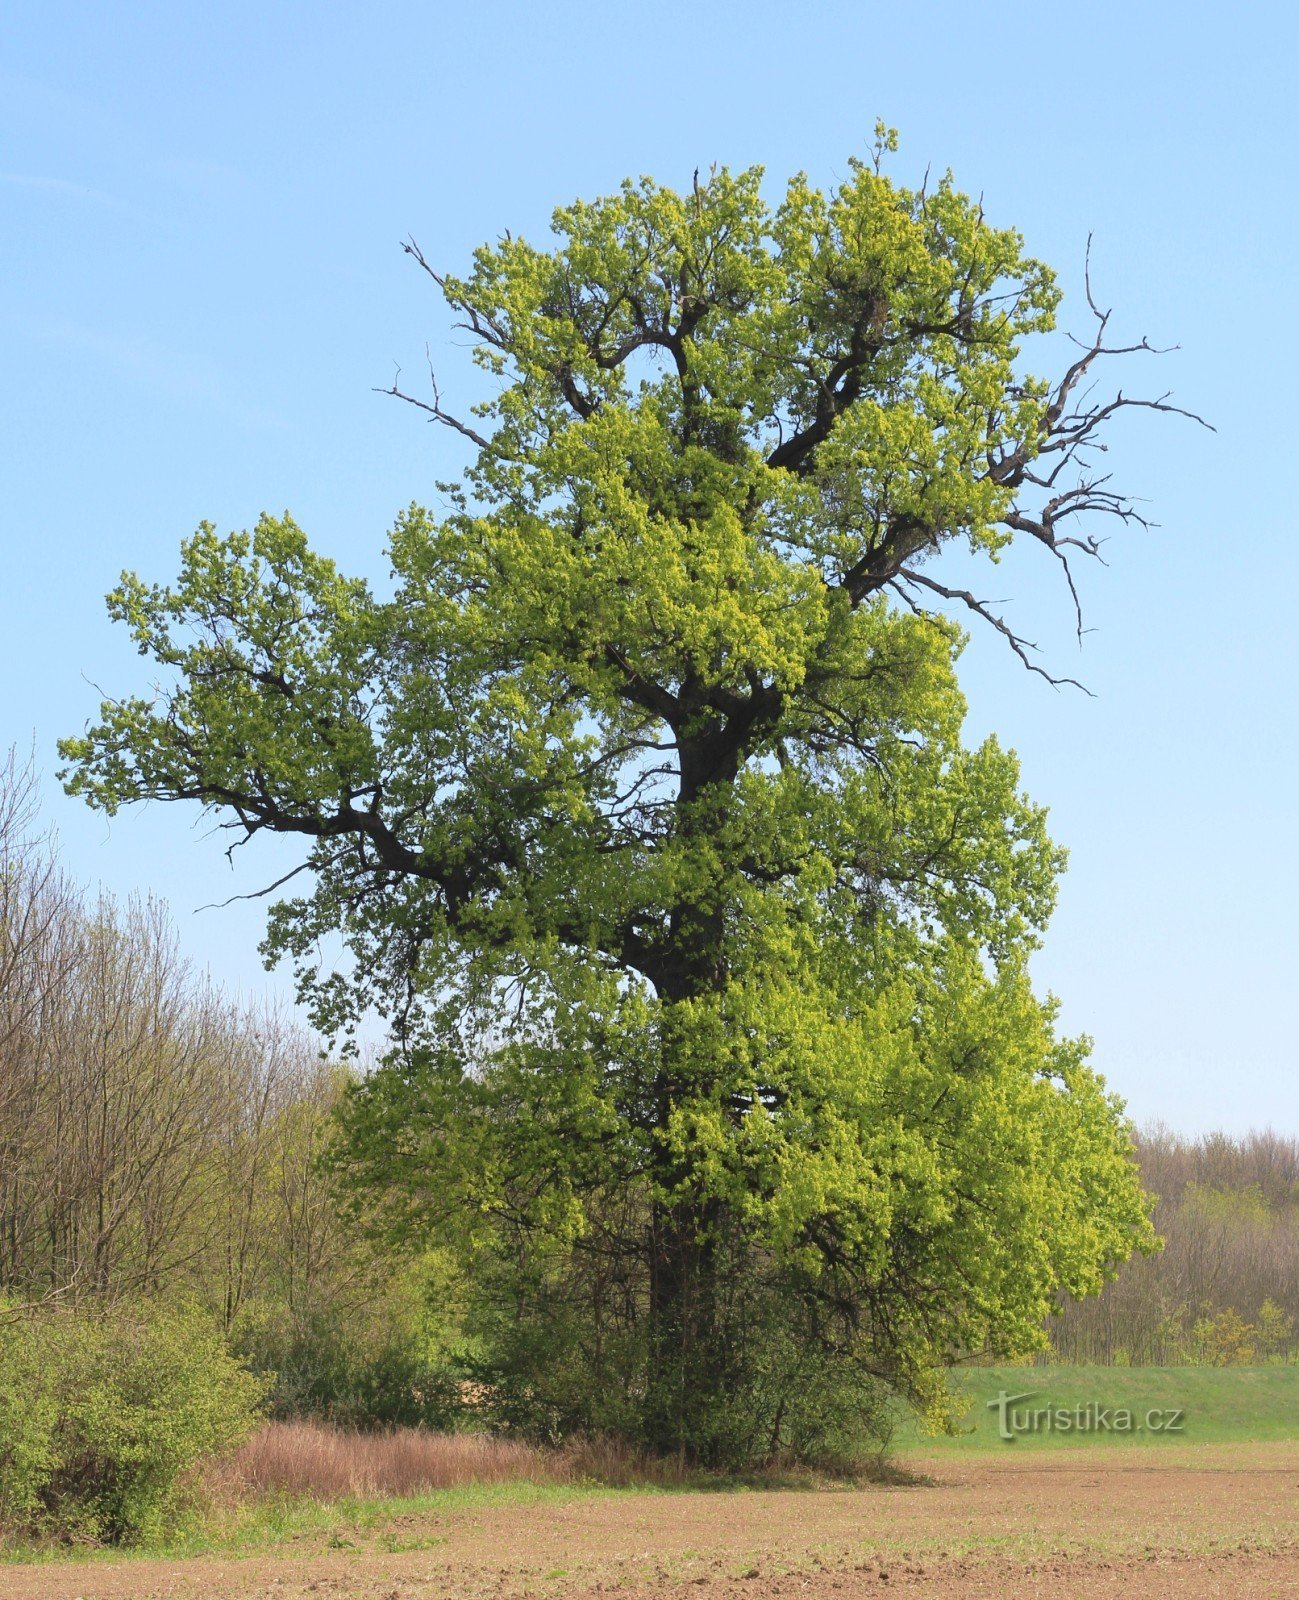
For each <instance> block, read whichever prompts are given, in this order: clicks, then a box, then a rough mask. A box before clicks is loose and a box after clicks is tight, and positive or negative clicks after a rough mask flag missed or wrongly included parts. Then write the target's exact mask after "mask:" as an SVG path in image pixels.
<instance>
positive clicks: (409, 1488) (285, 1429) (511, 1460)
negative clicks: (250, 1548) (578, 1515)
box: [217, 1422, 573, 1500]
mask: <svg viewBox="0 0 1299 1600" xmlns="http://www.w3.org/2000/svg"><path fill="white" fill-rule="evenodd" d="M572 1476H573V1474H572V1469H571V1465H570V1464H569V1462H568V1461H567V1460H566V1459H565V1458H564V1457H562V1456H560V1455H559V1454H558V1453H552V1452H548V1451H543V1450H539V1449H536V1448H535V1447H534V1446H532V1445H527V1444H521V1443H519V1442H517V1441H515V1440H510V1439H492V1438H487V1437H486V1436H484V1435H482V1434H472V1433H429V1432H427V1431H426V1430H424V1429H423V1428H393V1429H392V1430H390V1431H388V1432H383V1433H354V1432H352V1431H350V1430H348V1429H344V1428H337V1427H334V1426H333V1425H332V1424H329V1423H323V1422H270V1423H267V1424H266V1426H265V1427H263V1428H262V1429H260V1430H259V1432H257V1433H256V1434H254V1435H253V1437H252V1438H251V1439H249V1440H248V1442H247V1443H246V1444H245V1445H244V1446H243V1448H242V1449H241V1450H240V1451H239V1453H238V1454H237V1455H236V1456H235V1457H234V1458H233V1459H232V1460H231V1461H230V1462H228V1463H227V1464H226V1466H225V1467H224V1468H223V1469H222V1471H221V1474H220V1480H219V1483H218V1485H217V1487H219V1488H220V1489H221V1490H222V1491H224V1492H225V1493H226V1494H229V1495H231V1496H233V1497H235V1498H238V1499H245V1498H253V1497H256V1496H258V1495H263V1494H286V1495H293V1496H298V1495H301V1496H309V1497H311V1498H312V1499H316V1500H343V1499H372V1498H379V1497H386V1496H399V1497H400V1496H410V1495H418V1494H426V1493H428V1492H429V1491H431V1490H434V1489H455V1488H459V1487H461V1486H462V1485H464V1484H469V1483H502V1482H506V1481H509V1482H514V1483H518V1482H526V1483H565V1482H569V1481H571V1478H572Z"/></svg>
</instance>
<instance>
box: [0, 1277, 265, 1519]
mask: <svg viewBox="0 0 1299 1600" xmlns="http://www.w3.org/2000/svg"><path fill="white" fill-rule="evenodd" d="M263 1392H264V1385H263V1384H262V1383H261V1382H260V1381H259V1380H258V1379H257V1378H255V1377H254V1376H253V1375H252V1374H251V1373H250V1372H248V1371H247V1369H246V1368H244V1367H243V1366H241V1365H240V1364H239V1363H238V1362H237V1361H235V1360H234V1359H233V1357H231V1356H230V1354H229V1353H228V1352H227V1350H226V1349H225V1346H224V1345H223V1343H222V1341H221V1339H220V1337H219V1335H218V1334H217V1332H216V1330H215V1329H214V1328H213V1327H212V1326H211V1324H210V1323H209V1322H208V1321H207V1320H206V1319H204V1318H202V1317H200V1316H198V1315H196V1314H195V1313H193V1312H190V1311H185V1310H176V1309H171V1308H166V1307H162V1306H158V1305H148V1306H138V1307H134V1308H130V1309H122V1308H117V1309H113V1310H108V1311H88V1310H78V1311H75V1312H73V1311H55V1312H44V1313H40V1314H30V1313H29V1314H19V1313H17V1312H10V1313H9V1314H8V1316H7V1317H4V1316H0V1522H3V1523H4V1524H6V1525H7V1526H8V1527H9V1528H11V1529H14V1530H21V1531H23V1532H26V1533H29V1534H35V1535H38V1536H40V1535H50V1534H52V1535H54V1536H56V1537H59V1538H64V1539H68V1540H90V1541H98V1542H103V1543H110V1544H127V1543H137V1542H139V1541H141V1540H144V1539H149V1538H156V1537H157V1536H158V1535H160V1534H161V1533H163V1532H165V1531H166V1529H167V1528H168V1526H169V1525H171V1524H172V1523H173V1522H174V1520H175V1517H176V1514H177V1513H178V1512H179V1510H180V1509H181V1508H182V1506H183V1503H184V1497H185V1492H186V1489H187V1486H188V1483H189V1481H190V1479H191V1477H192V1475H193V1471H194V1469H195V1468H196V1467H197V1466H199V1464H200V1463H202V1462H203V1461H204V1460H206V1459H208V1458H210V1457H212V1456H215V1455H218V1454H220V1453H221V1452H223V1451H226V1450H230V1449H233V1448H235V1447H236V1446H238V1445H239V1444H240V1443H242V1441H243V1440H244V1439H245V1438H246V1437H247V1436H248V1434H249V1433H250V1432H251V1431H252V1429H253V1428H254V1427H255V1426H256V1423H257V1421H258V1420H259V1417H260V1412H261V1404H262V1397H263Z"/></svg>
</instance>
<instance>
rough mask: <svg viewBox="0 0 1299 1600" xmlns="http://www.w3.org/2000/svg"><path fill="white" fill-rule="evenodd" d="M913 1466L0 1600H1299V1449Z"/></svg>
mask: <svg viewBox="0 0 1299 1600" xmlns="http://www.w3.org/2000/svg"><path fill="white" fill-rule="evenodd" d="M917 1465H923V1467H924V1470H925V1471H927V1473H928V1474H929V1475H930V1479H931V1481H929V1482H927V1483H917V1484H914V1485H912V1484H909V1485H906V1486H888V1487H886V1486H880V1487H873V1488H868V1489H855V1490H840V1491H835V1490H821V1491H815V1490H783V1491H765V1490H764V1491H742V1492H735V1493H693V1492H692V1493H644V1494H642V1493H617V1494H593V1495H589V1496H580V1497H577V1498H574V1499H571V1500H560V1501H556V1502H546V1503H541V1504H533V1505H507V1504H499V1505H498V1504H491V1505H478V1506H472V1507H461V1508H458V1509H456V1510H453V1511H447V1512H439V1513H428V1512H424V1511H421V1512H419V1513H418V1514H415V1513H409V1512H408V1513H401V1512H400V1511H396V1510H394V1514H393V1516H392V1517H391V1518H390V1519H389V1520H388V1521H386V1522H385V1523H384V1524H383V1526H382V1528H381V1529H379V1530H378V1531H375V1530H371V1531H370V1532H366V1533H360V1532H357V1531H355V1530H347V1529H346V1528H344V1527H343V1525H342V1524H341V1523H340V1526H339V1528H338V1530H336V1531H335V1533H334V1535H333V1539H334V1542H335V1543H337V1542H338V1541H339V1540H340V1539H348V1540H350V1541H351V1542H352V1547H351V1548H328V1547H326V1544H327V1541H326V1536H324V1535H311V1536H310V1539H309V1541H308V1545H307V1548H299V1549H293V1550H281V1551H280V1552H279V1553H277V1554H274V1555H270V1554H257V1555H249V1556H201V1557H194V1558H192V1559H188V1560H182V1561H168V1562H164V1561H157V1560H152V1559H147V1558H142V1559H119V1560H114V1561H83V1560H78V1561H69V1562H63V1563H52V1564H44V1565H32V1566H7V1567H0V1600H127V1597H130V1600H161V1597H163V1596H168V1597H176V1600H189V1597H201V1600H251V1597H253V1596H258V1597H263V1596H264V1597H273V1600H307V1597H308V1596H316V1597H319V1600H352V1597H365V1600H488V1597H491V1600H523V1597H525V1596H527V1597H543V1596H544V1597H548V1600H549V1597H555V1600H558V1597H563V1600H577V1597H583V1600H587V1597H594V1596H597V1595H598V1596H609V1595H614V1594H616V1595H617V1596H619V1600H649V1597H651V1596H653V1597H655V1600H658V1597H661V1596H662V1597H672V1600H684V1597H686V1596H690V1597H694V1596H702V1597H704V1600H767V1597H768V1596H777V1595H779V1596H786V1595H789V1596H793V1595H800V1596H804V1597H806V1600H823V1597H824V1600H830V1597H834V1600H851V1597H853V1596H862V1595H870V1596H880V1595H884V1594H890V1593H902V1594H908V1595H914V1596H928V1597H932V1600H956V1597H965V1596H970V1597H974V1596H980V1597H991V1596H1002V1595H1007V1596H1009V1595H1015V1596H1019V1595H1026V1596H1035V1597H1041V1600H1066V1597H1068V1600H1075V1597H1082V1596H1088V1597H1090V1596H1100V1597H1107V1596H1115V1597H1118V1596H1122V1597H1123V1600H1150V1597H1154V1596H1159V1597H1161V1600H1162V1597H1164V1596H1168V1597H1172V1596H1177V1597H1178V1600H1208V1597H1210V1596H1214V1597H1217V1596H1223V1597H1227V1596H1230V1597H1233V1600H1235V1597H1242V1600H1253V1597H1260V1600H1261V1597H1264V1596H1266V1597H1273V1596H1276V1597H1280V1596H1287V1597H1299V1444H1271V1445H1250V1446H1202V1447H1194V1446H1185V1447H1179V1448H1178V1451H1177V1454H1176V1456H1175V1457H1174V1456H1171V1455H1170V1454H1169V1453H1168V1451H1167V1449H1165V1450H1141V1449H1128V1450H1125V1451H1124V1452H1123V1453H1122V1455H1119V1456H1116V1453H1115V1452H1113V1451H1110V1452H1108V1453H1104V1454H1102V1453H1100V1452H1091V1451H1083V1450H1069V1451H1068V1452H1065V1451H1060V1452H1058V1453H1051V1454H1047V1455H1043V1454H1036V1455H1032V1456H1029V1455H1020V1456H1013V1455H1011V1454H1010V1453H1009V1452H1007V1454H1006V1455H1005V1456H991V1457H988V1456H983V1457H977V1458H975V1457H971V1458H969V1459H966V1460H955V1461H954V1460H952V1459H951V1458H950V1457H949V1458H946V1459H943V1460H941V1461H932V1462H928V1463H924V1464H917ZM313 1541H314V1543H313Z"/></svg>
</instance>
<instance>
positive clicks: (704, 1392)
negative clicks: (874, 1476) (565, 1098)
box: [645, 740, 736, 1460]
mask: <svg viewBox="0 0 1299 1600" xmlns="http://www.w3.org/2000/svg"><path fill="white" fill-rule="evenodd" d="M720 756H721V758H720V760H719V751H718V748H717V744H716V741H715V740H706V741H704V742H702V743H700V744H695V745H684V746H683V747H682V750H681V790H680V795H679V799H678V804H679V807H680V810H679V812H678V817H679V827H680V830H681V835H682V836H683V837H687V838H688V837H689V836H690V834H691V833H692V832H694V831H696V830H699V831H700V833H701V834H705V835H707V834H712V832H713V830H714V829H715V828H716V826H717V824H718V821H719V818H720V817H721V816H722V815H723V814H724V811H725V808H726V804H727V798H728V791H729V789H730V786H731V784H732V783H733V781H734V778H735V774H736V761H735V757H734V752H733V751H730V750H727V751H724V752H721V753H720ZM655 981H656V988H657V990H658V995H659V999H660V1001H661V1002H662V1003H663V1006H664V1013H663V1026H662V1037H661V1048H662V1051H663V1055H662V1060H661V1063H660V1069H659V1079H658V1084H657V1096H656V1099H657V1105H656V1121H657V1123H658V1133H659V1135H660V1140H661V1143H660V1146H659V1157H658V1162H657V1165H656V1170H655V1172H654V1181H655V1189H656V1198H655V1201H654V1204H653V1208H652V1213H651V1218H650V1230H649V1240H648V1264H649V1344H650V1349H649V1357H650V1373H649V1383H648V1392H647V1395H646V1415H645V1434H646V1442H647V1443H648V1444H649V1445H650V1446H651V1447H652V1448H654V1449H657V1450H662V1451H664V1452H670V1453H672V1454H676V1455H679V1456H682V1457H684V1458H686V1459H691V1460H707V1459H708V1457H709V1455H710V1448H709V1440H710V1435H711V1432H712V1428H711V1425H710V1423H709V1414H710V1413H711V1412H713V1411H714V1409H715V1407H716V1402H717V1398H718V1395H719V1393H720V1392H721V1391H723V1390H724V1388H725V1381H726V1380H725V1365H726V1357H725V1348H724V1339H723V1337H722V1330H721V1329H720V1327H719V1319H718V1297H719V1281H718V1272H719V1233H720V1225H721V1222H722V1206H721V1203H720V1202H719V1201H718V1200H717V1199H716V1198H715V1197H713V1196H710V1194H709V1193H708V1189H707V1186H706V1184H705V1182H704V1180H703V1177H702V1174H701V1173H700V1172H699V1171H698V1170H697V1169H696V1166H695V1163H694V1162H693V1161H692V1160H691V1157H690V1155H689V1152H688V1151H686V1152H684V1153H683V1152H682V1151H681V1150H680V1146H679V1144H678V1142H677V1141H676V1140H675V1139H669V1138H668V1137H667V1134H668V1130H669V1124H670V1122H671V1120H672V1118H673V1116H674V1114H676V1113H679V1112H680V1111H681V1110H682V1109H683V1108H684V1107H688V1106H689V1105H690V1103H691V1102H692V1101H695V1102H698V1103H700V1104H701V1105H708V1104H710V1103H711V1101H712V1097H713V1093H714V1088H715V1085H714V1084H713V1083H712V1082H711V1081H710V1077H709V1071H708V1066H707V1063H705V1062H701V1061H700V1060H699V1058H698V1055H697V1053H696V1051H695V1050H694V1048H693V1043H692V1040H691V1038H690V1036H689V1033H688V1032H687V1031H686V1029H685V1027H684V1026H681V1027H679V1026H678V1025H677V1024H676V1022H675V1020H674V1010H675V1007H677V1006H679V1005H682V1004H683V1003H685V1002H689V1001H693V1000H699V999H703V998H706V997H707V996H709V995H716V994H718V993H719V992H720V991H721V989H722V988H723V986H724V984H725V981H726V952H725V919H724V911H723V905H722V903H721V897H720V894H719V886H718V885H717V884H716V883H714V882H710V881H707V880H704V881H701V883H700V884H699V886H698V888H697V890H696V892H695V893H694V894H693V895H692V896H690V897H688V898H685V899H683V900H682V901H681V902H680V903H679V904H678V905H676V906H675V907H674V908H673V910H672V913H671V916H670V919H669V938H668V941H667V946H666V950H665V952H664V959H663V961H662V963H661V966H660V970H659V971H658V972H657V974H656V980H655Z"/></svg>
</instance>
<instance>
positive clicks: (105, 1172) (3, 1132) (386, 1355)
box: [0, 751, 439, 1420]
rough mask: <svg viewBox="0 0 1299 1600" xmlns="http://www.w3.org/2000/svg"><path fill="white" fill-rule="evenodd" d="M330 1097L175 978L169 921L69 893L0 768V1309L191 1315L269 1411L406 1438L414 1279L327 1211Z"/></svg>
mask: <svg viewBox="0 0 1299 1600" xmlns="http://www.w3.org/2000/svg"><path fill="white" fill-rule="evenodd" d="M344 1081H345V1079H344V1077H343V1075H342V1074H341V1072H340V1070H339V1069H338V1068H337V1067H336V1066H334V1065H332V1064H330V1063H329V1062H328V1061H327V1060H325V1059H323V1057H322V1054H321V1049H320V1044H319V1041H318V1040H317V1039H316V1038H315V1037H314V1036H313V1035H311V1034H309V1033H308V1032H306V1031H305V1030H303V1029H301V1028H299V1027H296V1026H294V1025H293V1024H292V1023H291V1022H289V1021H287V1020H286V1019H285V1017H284V1016H283V1015H281V1014H279V1013H278V1012H277V1011H276V1010H274V1009H272V1008H268V1007H266V1006H260V1005H244V1004H239V1003H237V1002H235V1001H233V1000H231V999H230V998H229V997H228V996H226V995H223V994H222V993H221V992H220V991H219V990H218V989H216V988H215V987H214V986H213V985H212V984H211V983H210V982H209V981H208V979H207V978H206V977H205V976H204V975H202V974H200V973H196V972H195V971H194V970H193V969H192V968H191V967H190V965H189V964H188V963H187V962H186V961H185V959H184V958H183V956H182V954H181V951H180V947H179V941H178V938H177V935H176V931H175V928H174V926H173V925H172V922H171V920H170V918H169V916H168V913H167V911H166V909H165V908H164V907H163V906H161V905H160V904H159V903H157V902H156V901H153V900H148V899H135V898H132V899H131V900H129V901H127V902H125V903H122V902H119V901H116V900H114V899H112V898H111V897H108V896H105V895H102V894H101V895H98V896H89V895H87V894H86V893H85V891H84V890H83V889H82V888H80V887H79V886H78V885H77V884H75V883H74V882H73V881H72V880H71V878H70V877H69V875H68V874H67V873H66V872H65V871H64V870H63V868H62V867H61V866H60V864H59V860H58V855H57V850H56V848H55V845H54V841H53V839H52V838H51V836H50V835H49V834H48V833H44V832H42V831H41V828H40V819H39V816H38V811H37V804H36V779H35V773H34V770H33V768H32V766H31V764H30V763H25V762H24V761H22V760H21V759H20V758H18V757H17V756H16V755H15V753H14V752H13V751H11V752H10V753H9V755H8V757H7V758H6V759H4V760H3V761H0V1303H4V1302H7V1303H8V1304H9V1305H10V1306H14V1305H24V1306H33V1307H35V1306H40V1305H47V1304H48V1305H59V1306H65V1307H80V1308H83V1309H85V1308H90V1307H93V1306H103V1305H108V1304H116V1303H122V1302H132V1301H138V1300H140V1299H148V1298H153V1297H157V1296H165V1297H167V1298H169V1299H173V1300H174V1299H183V1300H187V1301H190V1302H192V1303H193V1304H194V1305H195V1306H196V1307H197V1308H200V1309H201V1310H202V1311H203V1312H205V1313H207V1314H208V1316H210V1318H211V1319H212V1321H213V1322H214V1323H215V1324H216V1326H217V1327H218V1329H219V1330H220V1332H221V1334H222V1335H224V1337H225V1338H226V1340H227V1342H228V1344H229V1345H230V1347H231V1348H232V1349H233V1350H234V1351H235V1352H236V1353H237V1354H240V1355H243V1356H245V1357H246V1358H248V1359H249V1360H250V1362H251V1364H252V1365H253V1366H254V1367H255V1368H258V1369H260V1370H263V1371H268V1372H274V1373H275V1374H276V1388H275V1390H274V1392H273V1396H272V1399H273V1405H274V1407H275V1408H276V1409H278V1410H279V1411H281V1412H286V1413H288V1412H296V1411H302V1410H307V1411H310V1410H329V1411H332V1412H334V1413H335V1414H337V1415H342V1416H351V1417H353V1418H355V1419H356V1420H383V1419H387V1420H420V1418H421V1416H423V1415H424V1414H425V1410H426V1409H427V1408H428V1407H431V1406H432V1405H433V1404H434V1402H435V1398H436V1394H437V1393H438V1392H439V1391H437V1389H436V1385H431V1384H430V1383H429V1382H428V1381H427V1380H426V1378H425V1381H422V1382H421V1377H422V1376H423V1375H425V1373H426V1369H427V1366H428V1360H429V1357H428V1350H429V1348H430V1337H431V1335H430V1330H429V1326H428V1320H427V1317H426V1314H425V1300H426V1296H425V1294H424V1292H423V1289H422V1287H421V1285H422V1284H423V1283H424V1282H425V1280H426V1279H427V1276H428V1274H427V1270H424V1271H416V1270H415V1269H414V1268H409V1269H408V1268H405V1267H403V1266H402V1264H400V1263H394V1261H393V1258H392V1255H391V1253H390V1252H386V1253H385V1254H384V1255H383V1256H382V1257H381V1256H380V1254H379V1253H378V1252H377V1251H376V1250H375V1249H373V1248H372V1247H370V1246H369V1245H367V1244H366V1243H365V1242H364V1240H363V1239H362V1236H361V1232H360V1230H359V1229H357V1228H356V1227H355V1226H354V1225H352V1224H351V1223H349V1222H348V1221H347V1220H346V1219H345V1218H344V1217H343V1215H342V1214H341V1211H340V1208H339V1207H338V1205H337V1204H336V1201H335V1198H334V1195H333V1193H332V1191H331V1187H330V1185H329V1183H328V1181H327V1179H326V1178H325V1177H324V1176H323V1175H322V1173H321V1170H320V1167H319V1163H318V1160H317V1158H318V1156H319V1154H320V1152H321V1149H322V1146H323V1144H324V1142H325V1140H326V1139H327V1137H328V1131H329V1128H330V1126H331V1120H330V1119H331V1116H332V1112H333V1108H334V1106H335V1104H336V1102H337V1099H338V1097H339V1094H340V1092H341V1090H342V1087H343V1083H344Z"/></svg>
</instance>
